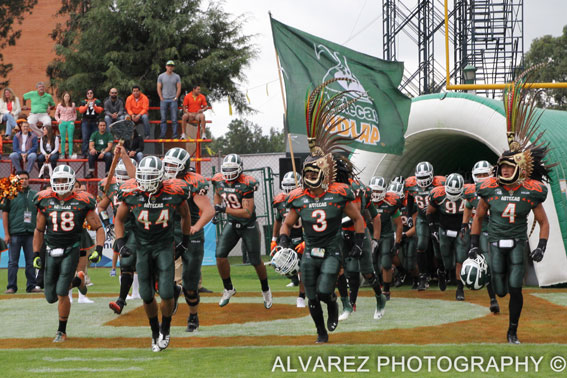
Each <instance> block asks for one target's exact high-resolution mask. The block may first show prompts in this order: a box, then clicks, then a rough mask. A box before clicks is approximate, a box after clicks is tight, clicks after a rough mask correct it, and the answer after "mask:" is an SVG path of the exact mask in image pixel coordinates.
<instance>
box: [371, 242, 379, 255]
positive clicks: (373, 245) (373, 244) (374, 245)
mask: <svg viewBox="0 0 567 378" xmlns="http://www.w3.org/2000/svg"><path fill="white" fill-rule="evenodd" d="M380 242H381V240H378V239H372V241H371V242H370V248H371V249H372V254H374V253H376V252H377V251H378V248H380Z"/></svg>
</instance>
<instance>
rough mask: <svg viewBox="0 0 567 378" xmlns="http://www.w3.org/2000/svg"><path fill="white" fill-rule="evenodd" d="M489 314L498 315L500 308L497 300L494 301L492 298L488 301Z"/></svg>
mask: <svg viewBox="0 0 567 378" xmlns="http://www.w3.org/2000/svg"><path fill="white" fill-rule="evenodd" d="M490 312H492V313H494V315H496V314H498V313H500V306H499V305H498V300H496V298H492V299H491V300H490Z"/></svg>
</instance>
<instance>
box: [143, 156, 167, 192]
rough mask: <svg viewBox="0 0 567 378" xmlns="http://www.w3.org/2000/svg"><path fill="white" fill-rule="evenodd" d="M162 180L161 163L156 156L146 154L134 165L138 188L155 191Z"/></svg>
mask: <svg viewBox="0 0 567 378" xmlns="http://www.w3.org/2000/svg"><path fill="white" fill-rule="evenodd" d="M162 181H163V163H162V161H161V160H160V159H159V158H158V157H157V156H146V157H145V158H143V159H142V160H141V161H140V164H138V166H137V167H136V182H137V183H138V188H140V190H142V191H144V192H147V193H155V192H156V191H157V190H158V188H159V186H160V185H161V182H162Z"/></svg>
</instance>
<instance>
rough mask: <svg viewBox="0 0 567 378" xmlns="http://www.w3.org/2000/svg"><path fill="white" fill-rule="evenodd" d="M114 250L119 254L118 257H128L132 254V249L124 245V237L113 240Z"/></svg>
mask: <svg viewBox="0 0 567 378" xmlns="http://www.w3.org/2000/svg"><path fill="white" fill-rule="evenodd" d="M114 250H115V251H116V252H118V253H119V254H120V257H129V256H131V255H132V251H131V250H130V248H128V247H127V246H126V240H124V238H119V239H116V240H115V241H114Z"/></svg>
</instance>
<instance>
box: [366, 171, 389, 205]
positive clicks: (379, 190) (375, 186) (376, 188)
mask: <svg viewBox="0 0 567 378" xmlns="http://www.w3.org/2000/svg"><path fill="white" fill-rule="evenodd" d="M368 186H369V187H370V189H372V195H371V199H372V202H380V201H382V200H383V199H384V197H386V180H384V177H381V176H374V177H372V178H371V179H370V183H369V184H368Z"/></svg>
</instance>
